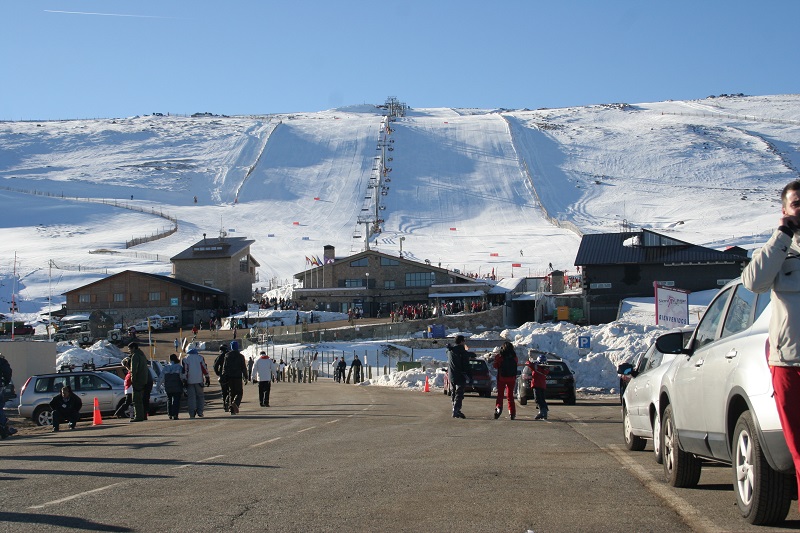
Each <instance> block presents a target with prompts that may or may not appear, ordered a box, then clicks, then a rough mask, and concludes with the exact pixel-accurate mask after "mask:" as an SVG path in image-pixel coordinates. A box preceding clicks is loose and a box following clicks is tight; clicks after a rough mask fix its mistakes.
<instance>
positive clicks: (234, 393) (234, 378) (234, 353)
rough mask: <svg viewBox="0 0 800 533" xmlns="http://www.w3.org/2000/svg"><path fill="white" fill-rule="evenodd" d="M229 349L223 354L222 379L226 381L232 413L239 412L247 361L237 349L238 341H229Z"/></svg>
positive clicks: (229, 406) (245, 378)
mask: <svg viewBox="0 0 800 533" xmlns="http://www.w3.org/2000/svg"><path fill="white" fill-rule="evenodd" d="M230 346H231V349H230V350H228V353H226V354H225V362H224V363H223V364H222V379H224V380H225V381H226V382H227V383H228V408H229V410H230V413H231V414H232V415H235V414H237V413H238V412H239V406H240V405H241V404H242V394H244V382H245V381H246V380H247V363H246V362H245V360H244V355H242V352H240V351H239V341H231V345H230Z"/></svg>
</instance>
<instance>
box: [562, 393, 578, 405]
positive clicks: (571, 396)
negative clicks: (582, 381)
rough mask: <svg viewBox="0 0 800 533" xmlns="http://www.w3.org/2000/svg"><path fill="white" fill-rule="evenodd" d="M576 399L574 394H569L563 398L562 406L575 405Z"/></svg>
mask: <svg viewBox="0 0 800 533" xmlns="http://www.w3.org/2000/svg"><path fill="white" fill-rule="evenodd" d="M577 401H578V400H577V398H576V397H575V392H574V391H573V392H571V393H569V395H568V396H567V397H566V398H564V405H575V403H577Z"/></svg>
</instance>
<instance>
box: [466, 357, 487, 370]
mask: <svg viewBox="0 0 800 533" xmlns="http://www.w3.org/2000/svg"><path fill="white" fill-rule="evenodd" d="M469 365H470V366H471V367H472V371H473V372H474V371H478V372H488V371H489V367H488V366H486V361H484V360H483V359H470V360H469Z"/></svg>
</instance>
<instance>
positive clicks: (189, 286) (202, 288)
mask: <svg viewBox="0 0 800 533" xmlns="http://www.w3.org/2000/svg"><path fill="white" fill-rule="evenodd" d="M126 272H130V273H133V274H139V275H140V276H146V277H150V278H154V279H157V280H159V281H163V282H165V283H171V284H173V285H178V286H179V287H182V288H184V289H189V290H191V291H195V292H202V293H210V294H225V291H222V290H220V289H215V288H214V287H206V286H205V285H200V284H198V283H190V282H188V281H182V280H179V279H175V278H171V277H169V276H162V275H161V274H150V273H149V272H139V271H138V270H125V271H123V272H118V273H116V274H112V275H111V276H108V277H106V278H103V279H100V280H97V281H93V282H92V283H87V284H86V285H82V286H80V287H76V288H74V289H72V290H69V291H66V292H64V293H62V294H69V293H71V292H75V291H77V290H81V289H83V288H85V287H90V286H92V285H94V284H96V283H102V282H104V281H106V280H109V279H111V278H113V277H115V276H121V275H123V274H125V273H126Z"/></svg>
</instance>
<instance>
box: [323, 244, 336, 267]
mask: <svg viewBox="0 0 800 533" xmlns="http://www.w3.org/2000/svg"><path fill="white" fill-rule="evenodd" d="M334 259H336V248H335V247H333V246H331V245H330V244H326V245H325V246H323V247H322V262H323V263H324V264H326V265H327V264H328V263H332V262H333V261H334Z"/></svg>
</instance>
